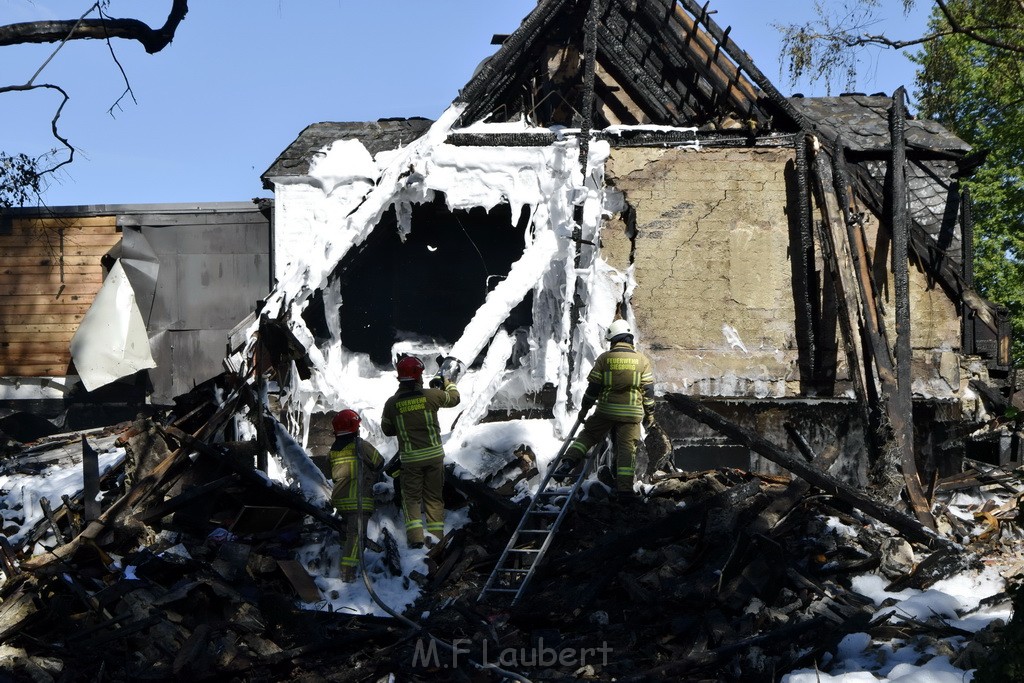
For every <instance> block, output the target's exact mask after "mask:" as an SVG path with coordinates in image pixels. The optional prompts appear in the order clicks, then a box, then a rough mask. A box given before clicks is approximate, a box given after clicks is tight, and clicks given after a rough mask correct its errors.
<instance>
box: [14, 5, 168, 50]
mask: <svg viewBox="0 0 1024 683" xmlns="http://www.w3.org/2000/svg"><path fill="white" fill-rule="evenodd" d="M98 4H99V3H97V4H96V5H94V7H97V6H98ZM186 14H188V0H174V1H173V3H172V4H171V11H170V13H169V14H168V16H167V21H166V22H164V25H163V26H161V27H159V28H151V27H150V26H149V25H148V24H146V23H145V22H142V21H139V20H138V19H108V18H104V17H102V16H101V18H99V19H83V20H75V21H73V20H66V21H29V22H23V23H20V24H8V25H7V26H0V46H4V45H21V44H24V43H56V42H58V41H64V40H85V39H96V40H106V39H108V38H122V39H124V40H135V41H137V42H139V43H140V44H141V45H142V47H143V48H144V49H145V50H146V52H148V53H149V54H154V53H156V52H160V50H162V49H164V48H165V47H167V46H168V45H170V43H171V41H172V40H174V34H175V32H176V31H177V29H178V25H179V24H180V23H181V22H182V21H183V20H184V19H185V15H186Z"/></svg>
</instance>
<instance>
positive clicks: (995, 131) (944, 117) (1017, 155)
mask: <svg viewBox="0 0 1024 683" xmlns="http://www.w3.org/2000/svg"><path fill="white" fill-rule="evenodd" d="M950 5H951V9H952V11H957V12H959V13H961V14H967V13H974V14H977V13H979V12H980V10H981V9H982V7H984V10H985V22H986V23H985V25H984V26H985V28H984V29H982V28H978V29H977V30H976V31H973V32H971V33H966V32H954V31H952V30H951V28H952V26H951V23H950V20H949V19H948V18H947V16H946V15H945V14H944V13H943V12H942V11H941V10H940V9H939V8H936V9H935V11H934V12H933V14H932V19H931V22H930V24H929V27H930V29H931V31H932V32H933V33H935V34H937V36H938V37H936V38H935V39H934V40H930V41H928V42H926V43H924V44H922V48H921V50H920V51H919V52H918V53H917V54H916V55H915V56H914V60H915V61H916V62H917V63H918V64H919V65H920V69H919V71H918V75H917V86H918V91H917V97H918V100H919V107H920V113H921V115H923V116H927V117H929V118H933V119H935V120H937V121H939V122H940V123H942V124H943V125H944V126H945V127H946V128H948V129H950V130H951V131H953V132H954V133H956V134H957V135H959V136H960V137H961V138H963V139H964V140H966V141H967V142H969V143H970V144H971V145H973V146H974V147H975V149H976V150H979V151H981V152H983V153H985V154H986V155H987V156H986V157H985V161H984V163H983V164H982V165H981V166H980V167H979V168H978V169H977V171H975V173H974V174H972V176H971V177H969V178H967V179H965V180H964V181H963V184H964V185H965V186H966V187H968V188H969V189H970V192H971V196H972V198H973V200H974V217H975V240H974V253H975V281H976V284H977V286H978V289H979V291H980V292H981V293H982V294H983V295H984V296H985V297H986V298H988V299H989V300H991V301H994V302H996V303H999V304H1002V305H1003V306H1006V307H1007V309H1009V311H1010V314H1011V320H1012V325H1013V338H1014V348H1013V357H1014V364H1015V365H1018V366H1019V365H1021V364H1022V363H1024V171H1022V169H1024V54H1022V53H1021V52H1019V51H1018V50H1017V49H1016V47H1015V46H1020V45H1024V28H1022V27H1024V6H1022V5H1021V4H1020V3H1019V2H1017V1H1016V0H985V2H984V3H982V2H979V0H961V1H958V2H951V3H950ZM976 25H978V26H980V24H976Z"/></svg>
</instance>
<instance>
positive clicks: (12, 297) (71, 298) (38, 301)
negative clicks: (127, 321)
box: [0, 288, 99, 312]
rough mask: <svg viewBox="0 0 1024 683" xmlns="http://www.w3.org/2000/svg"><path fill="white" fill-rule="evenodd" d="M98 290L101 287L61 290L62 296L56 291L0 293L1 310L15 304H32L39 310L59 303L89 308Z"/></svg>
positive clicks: (34, 308) (5, 309)
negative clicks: (82, 289) (84, 289)
mask: <svg viewBox="0 0 1024 683" xmlns="http://www.w3.org/2000/svg"><path fill="white" fill-rule="evenodd" d="M98 291H99V288H97V289H96V290H95V291H92V292H79V293H77V294H76V293H74V292H72V293H68V292H61V293H60V296H57V293H56V292H53V293H52V294H0V311H7V310H9V308H10V307H13V306H31V307H32V308H33V310H35V311H37V312H39V311H42V310H45V309H46V308H49V307H50V306H56V305H58V304H78V305H84V306H85V309H86V310H88V309H89V306H90V305H92V300H93V299H95V298H96V292H98Z"/></svg>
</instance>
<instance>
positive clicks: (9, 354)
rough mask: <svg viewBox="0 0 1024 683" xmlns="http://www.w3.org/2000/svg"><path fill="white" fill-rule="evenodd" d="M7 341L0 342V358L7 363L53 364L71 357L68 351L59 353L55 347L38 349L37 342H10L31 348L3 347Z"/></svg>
mask: <svg viewBox="0 0 1024 683" xmlns="http://www.w3.org/2000/svg"><path fill="white" fill-rule="evenodd" d="M6 344H7V342H0V359H2V362H4V363H6V364H7V365H14V364H19V363H24V364H29V365H43V364H54V363H61V362H67V359H69V358H70V357H71V353H70V352H69V351H64V352H63V353H61V352H60V351H59V350H57V349H56V348H52V349H50V348H44V349H40V348H39V344H34V343H28V342H11V344H13V345H15V346H20V347H28V346H31V347H34V350H33V349H26V348H21V349H18V350H11V349H7V348H5V345H6Z"/></svg>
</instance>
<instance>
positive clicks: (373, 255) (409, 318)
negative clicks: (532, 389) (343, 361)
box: [327, 196, 532, 365]
mask: <svg viewBox="0 0 1024 683" xmlns="http://www.w3.org/2000/svg"><path fill="white" fill-rule="evenodd" d="M528 220H529V213H528V211H527V210H526V209H524V210H523V212H522V215H520V216H519V220H518V221H517V223H516V224H515V225H513V224H512V212H511V208H510V207H509V206H508V205H507V204H502V205H499V206H496V207H495V208H494V209H492V210H491V211H490V212H488V211H485V210H484V209H482V208H474V209H471V210H469V211H463V210H456V211H450V210H449V209H448V207H447V206H446V205H445V203H444V198H443V197H442V196H438V198H437V199H436V200H435V201H434V202H432V203H430V204H416V205H414V206H413V207H412V221H411V225H412V229H411V231H410V233H409V234H408V235H407V236H406V238H405V242H404V243H403V242H402V241H401V240H400V239H399V235H398V227H397V221H396V217H395V211H394V208H391V209H389V210H388V211H387V213H385V214H384V216H383V217H382V218H381V221H380V223H378V224H377V226H376V228H374V230H373V232H372V233H371V234H370V236H369V237H368V238H367V239H366V241H365V242H364V243H363V244H362V245H360V247H359V248H358V249H355V250H353V251H352V252H350V253H349V254H347V255H346V256H345V258H344V259H342V261H341V263H340V264H339V265H338V268H337V269H336V270H335V272H334V273H333V274H332V276H331V278H330V283H331V285H330V286H332V287H335V286H336V287H339V288H340V294H341V306H340V309H339V311H338V315H339V316H340V318H339V320H340V330H341V342H342V344H344V346H345V348H347V349H348V350H350V351H354V352H361V353H366V354H368V355H369V356H370V359H371V360H372V361H373V362H374V363H376V364H378V365H389V364H390V363H391V362H392V360H393V359H392V358H391V347H392V345H393V344H394V343H395V342H396V341H397V340H398V339H400V338H407V337H410V336H414V337H423V338H430V339H433V340H434V341H435V342H436V343H438V344H440V345H451V344H453V343H454V342H456V341H457V340H458V339H459V337H460V336H461V335H462V331H463V330H464V329H465V327H466V325H467V324H469V321H470V320H471V319H472V318H473V314H474V313H476V310H477V309H478V308H479V307H480V306H481V305H482V304H483V303H484V299H485V298H486V296H487V293H488V292H489V291H490V290H492V289H494V287H496V286H497V285H498V283H500V282H501V281H502V280H503V279H505V278H506V277H507V276H508V273H509V271H510V270H511V267H512V264H513V263H515V262H516V261H517V260H519V258H521V257H522V255H523V250H524V248H525V230H526V225H527V221H528ZM514 313H515V316H514V317H515V319H516V320H515V322H517V323H519V324H523V325H528V324H530V323H531V322H532V320H531V319H530V318H531V317H532V315H531V312H530V310H529V309H527V310H526V311H525V312H524V310H523V306H519V307H517V308H516V309H515V311H514ZM327 314H328V315H330V312H328V313H327ZM510 317H512V316H510ZM463 360H465V361H466V362H468V363H472V362H473V360H474V359H472V358H467V359H463Z"/></svg>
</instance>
